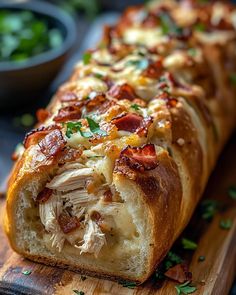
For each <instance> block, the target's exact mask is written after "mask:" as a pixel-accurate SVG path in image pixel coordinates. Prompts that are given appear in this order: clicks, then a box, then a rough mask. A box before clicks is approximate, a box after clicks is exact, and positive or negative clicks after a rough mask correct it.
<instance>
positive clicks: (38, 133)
mask: <svg viewBox="0 0 236 295" xmlns="http://www.w3.org/2000/svg"><path fill="white" fill-rule="evenodd" d="M55 129H59V127H58V126H57V125H50V126H47V127H44V126H42V127H39V128H36V129H33V130H32V131H30V132H28V133H27V134H26V136H25V139H24V142H23V144H24V147H25V148H26V149H27V148H28V147H29V146H31V145H33V144H36V143H38V142H39V141H40V140H41V139H43V138H44V137H45V136H46V135H47V134H48V133H49V132H51V131H52V130H55Z"/></svg>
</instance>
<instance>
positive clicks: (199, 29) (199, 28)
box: [194, 23, 206, 32]
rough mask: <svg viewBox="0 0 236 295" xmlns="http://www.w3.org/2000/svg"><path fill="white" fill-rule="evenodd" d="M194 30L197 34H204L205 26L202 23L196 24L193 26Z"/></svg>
mask: <svg viewBox="0 0 236 295" xmlns="http://www.w3.org/2000/svg"><path fill="white" fill-rule="evenodd" d="M194 30H195V31H198V32H204V31H205V30H206V26H205V24H203V23H197V24H196V25H195V26H194Z"/></svg>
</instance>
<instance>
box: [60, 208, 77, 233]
mask: <svg viewBox="0 0 236 295" xmlns="http://www.w3.org/2000/svg"><path fill="white" fill-rule="evenodd" d="M58 223H59V225H60V228H61V230H62V231H63V233H64V234H68V233H70V232H72V231H74V230H75V229H77V228H79V227H80V222H79V219H78V218H77V217H76V216H70V215H69V213H67V212H62V213H61V214H60V215H59V216H58Z"/></svg>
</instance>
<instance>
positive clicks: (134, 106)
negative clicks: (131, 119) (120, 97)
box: [130, 103, 140, 111]
mask: <svg viewBox="0 0 236 295" xmlns="http://www.w3.org/2000/svg"><path fill="white" fill-rule="evenodd" d="M130 107H131V108H132V109H134V110H135V111H139V110H140V105H138V104H136V103H135V104H132V105H131V106H130Z"/></svg>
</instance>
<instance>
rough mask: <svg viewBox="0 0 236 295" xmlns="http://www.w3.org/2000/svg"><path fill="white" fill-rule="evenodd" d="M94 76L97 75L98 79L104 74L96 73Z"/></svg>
mask: <svg viewBox="0 0 236 295" xmlns="http://www.w3.org/2000/svg"><path fill="white" fill-rule="evenodd" d="M94 77H96V78H98V79H102V78H103V77H104V76H103V75H102V74H100V73H94Z"/></svg>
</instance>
